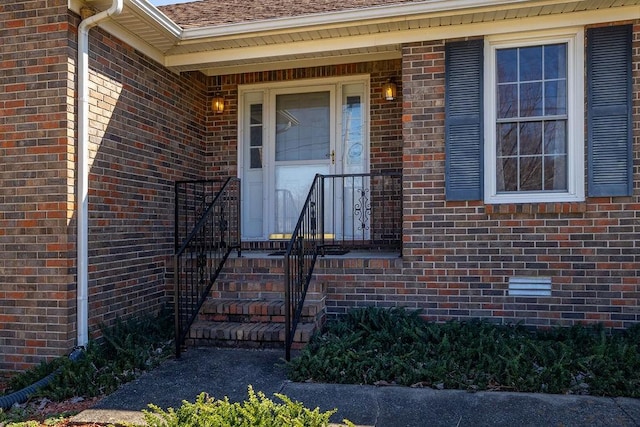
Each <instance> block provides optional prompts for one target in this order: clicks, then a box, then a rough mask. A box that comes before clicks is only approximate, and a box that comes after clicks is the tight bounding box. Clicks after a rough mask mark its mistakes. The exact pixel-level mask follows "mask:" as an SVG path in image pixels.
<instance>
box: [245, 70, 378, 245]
mask: <svg viewBox="0 0 640 427" xmlns="http://www.w3.org/2000/svg"><path fill="white" fill-rule="evenodd" d="M369 80H370V76H369V75H368V74H367V75H354V76H346V77H333V78H319V79H305V80H296V81H290V82H275V83H259V84H250V85H240V86H239V87H238V177H239V178H240V179H241V180H242V187H243V191H242V192H241V195H242V198H243V200H242V201H241V203H242V212H243V218H242V233H243V236H242V239H243V240H254V241H265V240H268V238H269V235H270V234H271V233H272V231H273V229H274V227H275V200H274V199H275V197H274V196H273V194H274V188H275V163H276V162H275V124H276V117H275V114H274V112H275V103H276V96H277V95H280V94H292V93H304V92H321V91H329V92H330V108H331V111H330V117H331V119H330V125H329V126H330V151H333V153H334V156H333V159H334V161H333V162H332V161H331V160H332V159H329V162H330V163H329V167H330V172H329V173H331V174H333V173H342V171H343V170H344V162H343V158H344V154H345V153H343V147H342V126H343V123H342V114H341V108H342V105H343V102H344V99H343V98H344V96H345V94H343V87H345V86H346V85H354V84H361V85H362V93H361V96H362V110H363V111H362V114H363V121H364V123H363V134H364V135H363V142H364V149H363V156H364V162H365V170H364V172H368V170H369V110H370V108H369ZM351 87H353V86H351ZM348 95H353V91H352V90H351V91H349V93H348ZM256 102H262V105H263V108H262V114H263V126H262V141H263V146H262V189H263V191H262V214H263V215H262V216H263V222H262V230H261V232H253V234H249V233H251V230H248V228H247V227H246V226H245V215H248V214H247V213H245V210H246V209H247V206H248V203H249V200H247V199H246V198H247V197H251V196H252V195H251V194H250V193H249V192H248V191H245V190H246V186H247V185H250V183H249V182H248V180H245V178H246V177H247V172H248V171H249V169H248V167H249V166H248V165H249V162H250V159H249V147H248V144H249V142H248V141H249V136H250V135H249V134H248V132H249V117H248V114H249V113H248V108H249V104H251V103H256ZM300 163H304V161H301V162H300ZM254 174H255V171H254ZM253 176H254V179H255V176H256V175H253ZM245 181H247V182H245ZM256 188H257V187H256ZM253 197H256V195H255V194H253ZM254 206H255V201H254ZM254 228H255V227H254Z"/></svg>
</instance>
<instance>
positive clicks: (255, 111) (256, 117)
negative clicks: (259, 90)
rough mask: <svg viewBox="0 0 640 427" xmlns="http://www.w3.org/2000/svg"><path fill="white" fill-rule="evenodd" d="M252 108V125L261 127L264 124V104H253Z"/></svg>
mask: <svg viewBox="0 0 640 427" xmlns="http://www.w3.org/2000/svg"><path fill="white" fill-rule="evenodd" d="M250 108H251V124H252V125H261V124H262V104H252V105H251V107H250Z"/></svg>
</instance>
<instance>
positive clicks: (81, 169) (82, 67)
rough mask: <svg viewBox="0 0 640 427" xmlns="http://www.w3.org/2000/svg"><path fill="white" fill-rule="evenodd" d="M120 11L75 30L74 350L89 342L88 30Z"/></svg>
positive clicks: (120, 1)
mask: <svg viewBox="0 0 640 427" xmlns="http://www.w3.org/2000/svg"><path fill="white" fill-rule="evenodd" d="M123 7H124V0H113V4H112V5H111V7H110V8H109V9H107V10H104V11H102V12H100V13H97V14H95V15H93V16H90V17H88V18H86V19H83V20H82V22H80V25H79V26H78V154H77V155H78V184H77V195H76V199H77V200H76V203H77V204H76V209H77V214H76V219H77V224H78V231H77V235H78V242H77V251H78V252H77V257H78V260H77V263H76V268H77V275H78V285H77V286H78V289H77V304H78V308H77V324H76V327H77V332H78V339H77V343H76V345H78V346H86V345H87V343H88V342H89V298H88V296H89V220H88V218H89V197H88V194H89V30H90V29H91V28H93V27H95V26H96V25H98V23H99V22H100V21H102V20H103V19H106V18H109V17H112V16H116V15H119V14H120V13H121V12H122V9H123Z"/></svg>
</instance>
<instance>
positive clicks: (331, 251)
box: [269, 249, 350, 256]
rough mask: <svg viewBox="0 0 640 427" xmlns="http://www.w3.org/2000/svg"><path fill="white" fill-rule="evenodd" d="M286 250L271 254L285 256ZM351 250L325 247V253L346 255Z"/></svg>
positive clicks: (271, 254)
mask: <svg viewBox="0 0 640 427" xmlns="http://www.w3.org/2000/svg"><path fill="white" fill-rule="evenodd" d="M286 252H287V251H276V252H271V253H270V254H269V256H284V254H285V253H286ZM349 252H350V250H349V249H325V251H324V255H345V254H348V253H349ZM320 255H322V252H320Z"/></svg>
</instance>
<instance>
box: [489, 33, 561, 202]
mask: <svg viewBox="0 0 640 427" xmlns="http://www.w3.org/2000/svg"><path fill="white" fill-rule="evenodd" d="M496 73H497V75H496V83H497V94H496V98H497V103H496V109H497V111H496V114H497V121H496V122H497V123H496V145H497V151H496V155H497V168H496V190H497V192H498V193H502V192H512V191H566V190H567V179H566V174H567V167H566V165H567V159H566V157H567V140H566V132H563V131H562V130H563V129H565V128H566V121H567V115H566V113H567V46H566V43H561V44H560V43H559V44H549V45H538V46H527V47H514V48H505V49H498V50H497V52H496Z"/></svg>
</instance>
